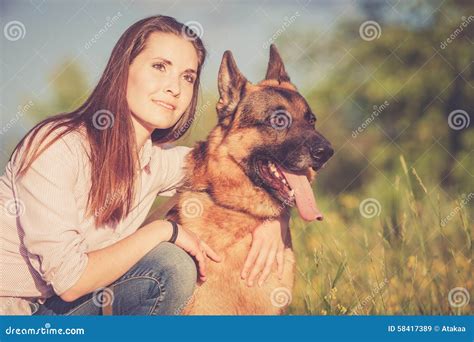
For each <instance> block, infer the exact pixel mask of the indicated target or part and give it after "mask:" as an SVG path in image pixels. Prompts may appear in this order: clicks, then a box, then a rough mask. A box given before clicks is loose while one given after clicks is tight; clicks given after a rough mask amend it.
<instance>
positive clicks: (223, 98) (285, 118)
mask: <svg viewBox="0 0 474 342" xmlns="http://www.w3.org/2000/svg"><path fill="white" fill-rule="evenodd" d="M218 89H219V95H220V99H219V102H218V103H217V114H218V126H217V128H216V129H215V130H214V131H213V132H211V134H210V136H209V139H208V142H207V143H206V146H204V147H203V146H201V150H202V149H203V148H204V149H207V148H209V149H212V148H214V152H213V153H210V155H211V156H214V158H213V159H214V163H213V161H212V160H210V161H209V162H210V163H208V167H207V168H206V172H207V173H208V175H209V179H208V181H209V183H208V185H209V188H210V189H211V194H212V195H214V198H215V200H217V201H219V202H221V204H228V205H230V206H232V207H234V208H235V207H236V206H239V205H240V206H242V202H249V204H250V205H249V206H247V207H245V208H240V209H245V210H246V211H250V212H251V213H252V214H254V215H255V216H267V217H268V216H275V213H276V212H281V211H282V209H284V208H285V206H294V205H295V204H296V206H297V207H298V210H299V212H300V215H301V217H302V218H303V219H306V220H315V219H319V220H320V219H322V215H321V213H320V212H319V209H318V208H317V206H316V202H315V199H314V195H313V193H312V189H311V185H310V182H311V181H312V180H313V179H314V176H315V173H316V171H317V170H319V169H320V168H321V167H322V166H323V165H324V164H325V163H326V162H327V161H328V159H329V158H330V157H331V156H332V154H333V149H332V148H331V144H330V143H329V142H328V140H327V139H326V138H324V136H323V135H322V134H321V133H319V132H318V131H317V130H316V129H315V122H316V116H315V115H314V113H313V112H312V111H311V108H310V107H309V105H308V103H307V102H306V100H305V99H304V97H303V96H302V95H301V94H300V93H299V92H298V91H297V89H296V87H295V86H294V85H293V84H292V83H291V82H290V78H289V76H288V74H287V73H286V71H285V67H284V65H283V62H282V60H281V57H280V55H279V54H278V51H277V49H276V47H275V46H274V45H272V46H271V48H270V60H269V63H268V68H267V73H266V77H265V79H264V80H263V81H261V82H260V83H258V84H252V83H250V82H249V81H247V79H246V78H245V77H244V76H243V75H242V74H241V73H240V71H239V70H238V68H237V65H236V63H235V61H234V58H233V57H232V53H231V52H230V51H226V52H225V53H224V56H223V58H222V62H221V66H220V70H219V76H218ZM201 152H202V151H201ZM197 154H199V152H197ZM195 155H196V153H195ZM201 157H203V156H201ZM244 178H245V180H244ZM232 180H234V181H236V183H235V184H233V183H232ZM219 183H220V184H219ZM229 192H232V193H229ZM226 193H227V194H226ZM260 204H261V205H260Z"/></svg>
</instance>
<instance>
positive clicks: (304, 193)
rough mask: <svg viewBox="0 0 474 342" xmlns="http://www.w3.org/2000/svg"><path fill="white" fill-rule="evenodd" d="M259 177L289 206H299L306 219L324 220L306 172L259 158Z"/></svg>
mask: <svg viewBox="0 0 474 342" xmlns="http://www.w3.org/2000/svg"><path fill="white" fill-rule="evenodd" d="M256 163H257V170H258V175H259V177H260V178H261V179H262V180H263V181H264V182H265V184H266V185H267V186H268V187H270V188H271V189H272V191H273V193H274V194H275V196H276V197H277V198H278V199H279V200H280V201H282V202H283V203H285V204H286V205H289V206H294V205H295V204H296V207H297V208H298V212H299V214H300V216H301V218H303V219H304V220H306V221H313V220H318V221H322V219H323V215H322V214H321V211H320V210H319V208H318V206H317V204H316V199H315V197H314V194H313V189H312V188H311V184H310V183H309V181H308V178H307V177H306V175H305V174H304V173H296V172H292V171H288V170H285V169H284V168H283V167H282V166H280V165H278V164H275V163H274V162H272V161H270V160H262V159H259V160H257V162H256Z"/></svg>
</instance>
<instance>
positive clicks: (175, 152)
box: [158, 146, 192, 196]
mask: <svg viewBox="0 0 474 342" xmlns="http://www.w3.org/2000/svg"><path fill="white" fill-rule="evenodd" d="M191 150H192V148H191V147H187V146H176V147H173V148H170V149H168V150H164V151H163V152H164V154H163V158H162V164H163V166H164V177H163V179H164V180H163V183H162V189H161V190H160V192H159V193H158V195H160V196H173V195H174V194H175V193H176V188H177V187H179V186H180V185H181V184H182V182H183V180H184V176H185V168H184V166H185V161H186V155H187V154H188V153H189V152H190V151H191Z"/></svg>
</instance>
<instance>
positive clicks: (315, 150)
mask: <svg viewBox="0 0 474 342" xmlns="http://www.w3.org/2000/svg"><path fill="white" fill-rule="evenodd" d="M333 154H334V150H333V148H332V147H331V145H328V144H324V145H321V144H320V145H316V146H313V147H312V148H311V157H312V159H313V168H314V169H316V170H319V169H320V168H321V167H322V166H323V165H324V164H325V163H326V162H327V161H328V160H329V158H331V157H332V155H333Z"/></svg>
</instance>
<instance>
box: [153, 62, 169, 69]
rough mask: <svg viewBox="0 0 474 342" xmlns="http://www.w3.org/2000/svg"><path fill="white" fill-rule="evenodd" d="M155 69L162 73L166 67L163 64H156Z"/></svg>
mask: <svg viewBox="0 0 474 342" xmlns="http://www.w3.org/2000/svg"><path fill="white" fill-rule="evenodd" d="M153 68H155V69H158V70H160V71H165V70H166V67H165V65H164V64H163V63H155V64H153Z"/></svg>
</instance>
